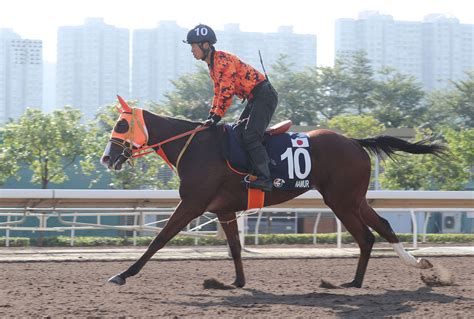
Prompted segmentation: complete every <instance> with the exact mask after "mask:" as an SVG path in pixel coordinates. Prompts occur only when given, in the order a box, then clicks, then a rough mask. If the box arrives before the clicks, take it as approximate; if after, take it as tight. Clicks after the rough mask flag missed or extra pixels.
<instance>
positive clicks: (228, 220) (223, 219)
mask: <svg viewBox="0 0 474 319" xmlns="http://www.w3.org/2000/svg"><path fill="white" fill-rule="evenodd" d="M217 217H218V218H219V222H220V224H221V226H222V229H224V232H225V235H226V237H227V243H228V244H229V248H230V253H231V254H232V259H233V260H234V266H235V275H236V277H235V281H234V282H233V283H232V285H234V286H236V287H243V286H244V285H245V276H244V267H243V265H242V257H241V251H242V247H241V245H240V238H239V230H238V227H237V220H236V217H235V213H230V214H219V215H218V216H217Z"/></svg>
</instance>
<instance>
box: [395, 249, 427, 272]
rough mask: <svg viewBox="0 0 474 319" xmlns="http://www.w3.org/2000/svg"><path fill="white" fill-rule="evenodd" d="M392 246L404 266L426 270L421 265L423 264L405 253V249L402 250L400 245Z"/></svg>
mask: <svg viewBox="0 0 474 319" xmlns="http://www.w3.org/2000/svg"><path fill="white" fill-rule="evenodd" d="M392 246H393V249H394V250H395V252H396V253H397V254H398V256H399V257H400V258H401V259H402V261H403V263H404V264H405V265H408V266H412V267H416V268H422V269H424V268H426V266H425V265H424V264H423V262H421V260H420V259H418V260H416V259H415V257H413V256H412V255H411V254H410V253H409V252H407V251H406V250H405V248H403V245H402V243H397V244H392Z"/></svg>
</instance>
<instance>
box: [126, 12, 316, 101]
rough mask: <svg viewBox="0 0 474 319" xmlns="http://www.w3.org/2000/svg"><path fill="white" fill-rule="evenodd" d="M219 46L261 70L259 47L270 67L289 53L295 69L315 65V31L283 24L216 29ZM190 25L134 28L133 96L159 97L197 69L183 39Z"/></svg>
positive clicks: (169, 22)
mask: <svg viewBox="0 0 474 319" xmlns="http://www.w3.org/2000/svg"><path fill="white" fill-rule="evenodd" d="M215 31H216V35H217V44H216V48H217V49H218V50H224V51H228V52H231V53H233V54H236V55H237V56H239V58H241V59H242V60H243V61H244V62H246V63H249V64H251V65H253V66H254V67H256V68H258V69H260V70H262V67H261V64H260V58H259V54H258V50H260V51H261V53H262V58H263V61H264V64H265V68H266V70H267V71H269V70H271V65H272V64H274V63H275V62H276V61H277V59H278V58H279V57H280V55H286V56H287V61H288V62H289V63H292V64H293V68H294V70H301V69H303V68H304V67H307V66H309V67H313V66H316V35H304V34H295V33H293V29H292V27H280V28H279V29H278V32H275V33H261V32H242V31H240V29H239V25H238V24H228V25H226V26H225V27H224V30H215ZM187 32H188V29H187V28H182V27H180V26H178V25H177V23H176V22H174V21H165V22H160V23H159V24H158V26H157V27H156V28H154V29H145V30H135V31H134V32H133V53H132V59H133V61H132V95H131V96H132V97H133V98H136V99H138V100H139V101H140V102H146V101H160V100H162V99H163V96H164V94H165V93H166V92H168V91H171V90H172V89H173V88H174V87H173V84H172V82H171V81H172V80H176V79H177V78H178V77H179V76H181V75H183V74H185V73H189V72H194V71H196V65H198V64H200V65H202V66H204V67H205V65H204V64H203V63H202V62H200V61H196V60H195V59H194V57H193V55H192V54H191V48H190V47H189V45H186V44H184V43H183V42H182V40H183V39H185V38H186V35H187Z"/></svg>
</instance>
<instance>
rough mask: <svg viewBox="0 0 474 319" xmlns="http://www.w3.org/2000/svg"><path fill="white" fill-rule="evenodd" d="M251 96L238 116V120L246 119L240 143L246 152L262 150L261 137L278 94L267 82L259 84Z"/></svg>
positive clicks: (274, 107)
mask: <svg viewBox="0 0 474 319" xmlns="http://www.w3.org/2000/svg"><path fill="white" fill-rule="evenodd" d="M252 95H253V97H252V99H251V100H249V101H248V103H247V105H246V106H245V109H244V110H243V111H242V114H240V120H243V119H247V123H246V125H245V129H244V130H243V132H242V143H243V147H244V149H245V150H246V151H247V152H250V151H252V150H255V149H258V148H263V144H262V142H263V136H264V134H265V130H266V129H267V127H268V124H270V121H271V119H272V116H273V113H275V109H276V106H277V103H278V94H277V92H276V91H275V89H274V88H273V86H272V85H271V84H270V82H268V81H264V82H262V83H259V84H258V85H257V86H256V87H255V88H254V90H253V91H252ZM264 150H265V149H264Z"/></svg>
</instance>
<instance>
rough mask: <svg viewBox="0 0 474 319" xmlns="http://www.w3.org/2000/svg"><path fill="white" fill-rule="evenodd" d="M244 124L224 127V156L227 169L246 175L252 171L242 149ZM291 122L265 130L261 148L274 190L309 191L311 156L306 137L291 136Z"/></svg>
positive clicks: (292, 134) (299, 135) (302, 135)
mask: <svg viewBox="0 0 474 319" xmlns="http://www.w3.org/2000/svg"><path fill="white" fill-rule="evenodd" d="M242 124H245V122H243V123H242V122H238V123H236V124H234V125H228V124H226V125H224V131H225V136H226V137H225V138H224V156H225V159H226V161H227V164H228V166H229V168H230V169H232V170H233V171H234V172H235V173H237V174H240V175H247V174H249V172H250V171H251V169H252V166H251V164H250V161H249V159H248V156H247V152H246V151H245V150H244V149H243V147H242V143H241V135H242V131H243V129H244V125H242ZM291 125H292V122H291V121H290V120H287V121H283V122H281V123H278V124H276V125H274V126H272V127H270V128H269V129H267V130H266V132H265V136H264V141H263V145H264V146H265V148H266V150H267V153H268V156H269V158H270V165H269V167H270V175H271V178H272V180H273V187H274V188H277V189H283V190H294V189H308V188H310V182H309V176H310V171H311V156H310V152H309V151H310V145H309V140H308V136H307V135H306V134H305V133H291V132H288V130H289V129H290V128H291Z"/></svg>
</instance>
